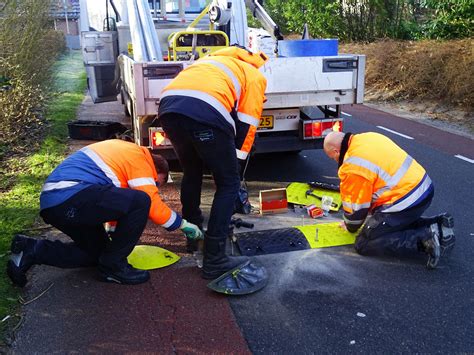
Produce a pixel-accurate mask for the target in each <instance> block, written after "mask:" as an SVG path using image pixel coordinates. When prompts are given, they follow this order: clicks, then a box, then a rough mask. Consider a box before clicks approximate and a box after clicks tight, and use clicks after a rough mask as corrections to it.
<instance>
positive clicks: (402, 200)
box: [338, 132, 433, 230]
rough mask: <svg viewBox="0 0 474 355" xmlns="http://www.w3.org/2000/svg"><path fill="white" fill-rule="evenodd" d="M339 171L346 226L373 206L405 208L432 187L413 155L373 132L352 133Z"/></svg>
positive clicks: (390, 210) (389, 209)
mask: <svg viewBox="0 0 474 355" xmlns="http://www.w3.org/2000/svg"><path fill="white" fill-rule="evenodd" d="M341 154H342V153H341ZM338 175H339V178H340V179H341V184H340V191H341V197H342V205H343V209H344V221H345V223H346V225H347V226H348V229H349V230H354V227H356V228H355V229H357V228H358V227H360V226H361V225H362V223H363V222H364V220H365V218H366V217H367V214H368V213H369V212H371V211H373V210H375V209H376V210H377V211H382V212H384V213H394V212H399V211H403V210H406V209H408V208H410V207H412V206H415V205H417V204H418V203H419V202H421V201H422V200H423V199H424V198H425V197H426V196H427V195H428V193H429V192H431V190H432V189H433V185H432V182H431V179H430V177H429V176H428V175H427V173H426V171H425V169H423V167H422V166H421V165H420V164H418V162H417V161H416V160H415V159H413V158H412V157H411V156H410V155H408V154H407V153H406V152H405V151H404V150H403V149H401V148H400V147H399V146H397V145H396V144H395V143H394V142H393V141H391V140H390V139H389V138H387V137H385V136H384V135H381V134H378V133H372V132H370V133H362V134H355V135H353V136H351V138H350V140H349V145H348V148H347V152H346V153H345V155H344V158H343V162H342V164H341V166H340V167H339V171H338ZM351 227H352V228H351Z"/></svg>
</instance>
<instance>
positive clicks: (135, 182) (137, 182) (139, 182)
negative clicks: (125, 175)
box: [127, 178, 156, 188]
mask: <svg viewBox="0 0 474 355" xmlns="http://www.w3.org/2000/svg"><path fill="white" fill-rule="evenodd" d="M127 184H128V186H130V187H131V188H134V187H138V186H146V185H153V186H156V183H155V180H153V179H152V178H137V179H131V180H128V181H127Z"/></svg>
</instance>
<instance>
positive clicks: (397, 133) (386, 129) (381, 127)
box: [377, 126, 415, 139]
mask: <svg viewBox="0 0 474 355" xmlns="http://www.w3.org/2000/svg"><path fill="white" fill-rule="evenodd" d="M377 127H378V128H380V129H383V130H385V131H387V132H390V133H393V134H396V135H398V136H400V137H403V138H406V139H415V138H413V137H410V136H407V135H405V134H403V133H399V132H397V131H394V130H391V129H390V128H387V127H384V126H377Z"/></svg>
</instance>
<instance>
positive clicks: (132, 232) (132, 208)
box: [7, 139, 202, 286]
mask: <svg viewBox="0 0 474 355" xmlns="http://www.w3.org/2000/svg"><path fill="white" fill-rule="evenodd" d="M167 179H168V164H167V162H166V160H165V159H163V158H162V157H161V156H159V155H151V154H150V152H149V151H148V149H146V148H144V147H139V146H138V145H136V144H134V143H130V142H125V141H121V140H117V139H114V140H106V141H103V142H98V143H94V144H91V145H89V146H86V147H84V148H82V149H81V150H79V151H77V152H75V153H74V154H72V155H71V156H69V157H68V158H67V159H66V160H64V161H63V162H62V163H61V164H60V165H59V166H58V167H57V168H56V169H55V170H54V171H53V172H52V173H51V175H49V177H48V178H47V179H46V182H45V184H44V185H43V189H42V192H41V195H40V209H41V211H40V214H41V217H42V218H43V219H44V221H45V222H46V223H49V224H51V225H53V226H54V227H56V228H57V229H59V230H60V231H62V232H63V233H65V234H66V235H68V236H69V237H70V238H71V239H72V240H73V242H72V243H63V242H61V241H58V240H57V241H50V240H40V239H34V238H29V237H26V236H22V235H16V236H15V237H14V238H13V241H12V248H11V249H12V258H11V260H10V261H9V262H8V265H7V273H8V275H9V276H10V278H11V279H12V281H13V282H14V283H15V284H16V285H19V286H24V285H25V284H26V282H27V278H26V272H27V271H28V269H29V268H30V267H31V266H33V265H34V264H46V265H52V266H57V267H62V268H73V267H82V266H97V267H98V269H99V272H100V276H101V278H102V279H103V280H104V281H110V282H116V283H120V284H139V283H143V282H146V281H147V280H148V279H149V277H150V275H149V273H148V271H146V270H137V269H135V268H133V267H132V266H131V265H129V264H128V262H127V256H128V255H129V254H130V253H131V251H132V250H133V248H134V246H135V245H136V243H137V242H138V239H139V238H140V236H141V234H142V232H143V230H144V228H145V226H146V223H147V220H148V219H151V220H152V221H153V222H155V223H156V224H158V225H161V226H162V227H164V228H166V229H167V230H168V231H173V230H176V229H181V230H182V231H183V233H184V234H185V235H186V237H187V238H191V239H199V238H202V232H201V231H200V230H199V228H198V227H197V226H196V225H194V224H192V223H189V222H187V221H186V220H184V219H182V218H181V216H180V215H179V214H178V213H176V212H175V211H173V210H171V209H170V208H169V207H168V206H167V205H166V204H165V203H164V202H163V201H162V200H161V198H160V196H159V194H158V186H161V185H163V184H165V183H166V181H167ZM108 221H116V228H115V231H114V232H113V233H111V236H110V237H109V235H108V234H107V232H106V230H105V229H104V223H106V222H108Z"/></svg>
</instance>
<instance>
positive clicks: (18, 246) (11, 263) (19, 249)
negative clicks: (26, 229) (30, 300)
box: [7, 234, 39, 287]
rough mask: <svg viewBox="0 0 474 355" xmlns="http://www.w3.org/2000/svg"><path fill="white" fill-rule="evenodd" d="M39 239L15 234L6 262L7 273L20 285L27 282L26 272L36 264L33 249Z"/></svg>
mask: <svg viewBox="0 0 474 355" xmlns="http://www.w3.org/2000/svg"><path fill="white" fill-rule="evenodd" d="M38 242H39V240H37V239H33V238H30V237H27V236H25V235H21V234H17V235H15V236H14V237H13V240H12V244H11V252H12V254H11V256H10V260H8V263H7V274H8V276H9V277H10V279H11V280H12V282H13V283H14V284H15V285H17V286H20V287H23V286H25V285H26V283H27V281H28V280H27V278H26V272H27V271H28V270H29V269H30V268H31V267H32V266H33V265H35V264H36V261H35V260H36V258H35V250H36V247H37V244H38Z"/></svg>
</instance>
